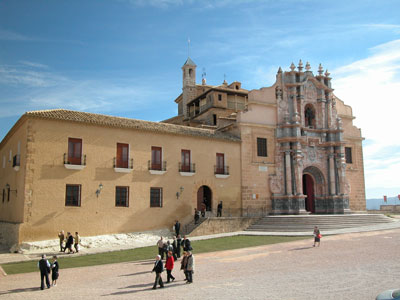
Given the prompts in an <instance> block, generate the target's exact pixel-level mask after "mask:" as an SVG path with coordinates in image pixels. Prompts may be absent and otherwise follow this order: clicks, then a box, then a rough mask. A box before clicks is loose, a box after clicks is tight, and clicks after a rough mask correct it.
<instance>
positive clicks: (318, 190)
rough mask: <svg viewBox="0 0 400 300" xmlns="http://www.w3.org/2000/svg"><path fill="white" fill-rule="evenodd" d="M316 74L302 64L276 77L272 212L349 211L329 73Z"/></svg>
mask: <svg viewBox="0 0 400 300" xmlns="http://www.w3.org/2000/svg"><path fill="white" fill-rule="evenodd" d="M318 73H319V75H317V76H314V75H313V73H312V72H311V71H310V67H309V64H308V63H307V67H306V71H305V72H303V66H302V63H301V61H300V63H299V66H298V70H297V71H296V69H295V67H294V64H292V66H291V71H289V72H284V73H282V71H281V70H279V71H278V74H277V87H276V98H277V103H278V105H277V110H278V125H277V132H276V137H277V139H276V149H277V151H276V157H275V162H276V166H277V168H276V174H275V175H271V176H270V190H271V192H272V197H271V198H272V212H273V213H274V214H305V213H309V212H312V213H347V212H349V196H348V191H349V189H350V186H349V183H348V182H347V180H346V172H345V169H346V164H345V163H344V141H343V129H342V127H341V120H340V118H339V117H338V115H337V112H336V109H335V101H334V99H333V94H332V92H333V89H332V88H331V78H330V77H329V75H330V74H329V73H328V71H326V72H325V74H323V69H322V66H320V67H319V70H318Z"/></svg>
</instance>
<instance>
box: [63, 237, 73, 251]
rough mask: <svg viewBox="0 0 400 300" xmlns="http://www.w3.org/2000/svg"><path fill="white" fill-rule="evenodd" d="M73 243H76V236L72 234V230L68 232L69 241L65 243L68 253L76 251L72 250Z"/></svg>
mask: <svg viewBox="0 0 400 300" xmlns="http://www.w3.org/2000/svg"><path fill="white" fill-rule="evenodd" d="M73 244H74V237H73V236H72V234H71V232H67V243H66V244H65V249H68V254H70V253H74V250H72V245H73ZM64 252H65V251H64Z"/></svg>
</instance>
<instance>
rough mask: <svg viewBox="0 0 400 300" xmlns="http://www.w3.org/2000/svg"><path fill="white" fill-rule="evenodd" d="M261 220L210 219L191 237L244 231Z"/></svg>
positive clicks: (243, 218)
mask: <svg viewBox="0 0 400 300" xmlns="http://www.w3.org/2000/svg"><path fill="white" fill-rule="evenodd" d="M258 219H259V218H246V217H242V218H240V217H230V218H223V217H222V218H215V217H214V218H209V219H207V220H205V221H204V222H203V223H201V224H200V225H199V227H197V228H196V229H195V230H193V232H192V233H190V236H201V235H209V234H217V233H225V232H235V231H242V230H244V229H246V228H247V227H249V226H250V225H251V224H253V223H254V222H255V221H257V220H258Z"/></svg>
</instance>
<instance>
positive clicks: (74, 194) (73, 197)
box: [65, 184, 81, 206]
mask: <svg viewBox="0 0 400 300" xmlns="http://www.w3.org/2000/svg"><path fill="white" fill-rule="evenodd" d="M65 206H81V185H80V184H67V190H66V193H65Z"/></svg>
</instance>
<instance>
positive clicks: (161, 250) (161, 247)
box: [157, 236, 164, 259]
mask: <svg viewBox="0 0 400 300" xmlns="http://www.w3.org/2000/svg"><path fill="white" fill-rule="evenodd" d="M157 247H158V255H160V256H161V259H164V238H163V237H162V236H161V237H160V239H159V240H158V242H157Z"/></svg>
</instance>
